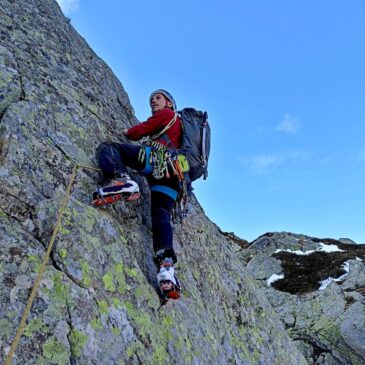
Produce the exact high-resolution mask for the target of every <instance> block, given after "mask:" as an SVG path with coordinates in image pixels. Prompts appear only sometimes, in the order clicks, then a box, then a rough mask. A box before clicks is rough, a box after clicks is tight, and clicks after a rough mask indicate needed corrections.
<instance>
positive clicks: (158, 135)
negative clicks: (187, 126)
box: [151, 113, 177, 139]
mask: <svg viewBox="0 0 365 365" xmlns="http://www.w3.org/2000/svg"><path fill="white" fill-rule="evenodd" d="M176 120H177V113H175V115H174V117H173V118H172V119H171V120H170V122H169V123H168V124H167V125H166V126H165V128H164V129H162V131H161V132H159V133H157V134H155V135H153V136H151V139H158V138H160V137H161V136H162V135H163V134H164V133H166V132H167V131H168V130H169V129H170V128H171V127H172V126H173V125H174V124H175V122H176Z"/></svg>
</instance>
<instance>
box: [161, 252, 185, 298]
mask: <svg viewBox="0 0 365 365" xmlns="http://www.w3.org/2000/svg"><path fill="white" fill-rule="evenodd" d="M157 282H158V286H159V288H160V290H161V292H162V294H163V296H164V297H165V298H166V299H179V298H180V291H181V289H180V283H179V281H178V280H177V277H176V275H175V269H174V265H173V260H172V258H171V257H165V258H164V259H162V261H161V262H160V270H159V272H158V273H157Z"/></svg>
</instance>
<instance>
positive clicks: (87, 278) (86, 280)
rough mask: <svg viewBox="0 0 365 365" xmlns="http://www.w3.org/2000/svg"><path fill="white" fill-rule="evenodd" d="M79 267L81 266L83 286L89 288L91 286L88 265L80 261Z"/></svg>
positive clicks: (84, 261)
mask: <svg viewBox="0 0 365 365" xmlns="http://www.w3.org/2000/svg"><path fill="white" fill-rule="evenodd" d="M80 266H81V271H82V281H83V284H84V285H85V286H86V287H90V286H91V277H90V274H91V269H90V266H89V263H88V262H87V261H86V260H84V259H82V260H80Z"/></svg>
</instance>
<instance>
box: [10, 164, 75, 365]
mask: <svg viewBox="0 0 365 365" xmlns="http://www.w3.org/2000/svg"><path fill="white" fill-rule="evenodd" d="M79 167H80V166H74V168H73V170H72V174H71V178H70V182H69V184H68V186H67V189H66V194H65V197H64V198H63V201H62V204H61V207H60V209H59V210H58V217H57V223H56V225H55V228H54V230H53V234H52V238H51V241H50V243H49V245H48V248H47V251H46V254H45V256H44V258H43V261H42V264H41V267H40V269H39V271H38V274H37V277H36V279H35V282H34V286H33V289H32V291H31V293H30V296H29V299H28V302H27V305H26V307H25V309H24V312H23V315H22V318H21V320H20V324H19V327H18V329H17V331H16V335H15V337H14V340H13V343H12V344H11V347H10V350H9V353H8V355H7V357H6V360H5V365H11V362H12V359H13V356H14V352H15V350H16V348H17V346H18V343H19V340H20V337H21V336H22V333H23V330H24V327H25V324H26V321H27V318H28V316H29V313H30V309H31V307H32V304H33V301H34V298H35V296H36V293H37V290H38V287H39V285H40V283H41V280H42V277H43V274H44V271H45V269H46V265H47V263H48V260H49V257H50V254H51V251H52V247H53V244H54V242H55V239H56V236H57V233H58V230H59V228H60V225H61V221H62V216H63V214H64V212H65V209H66V206H67V203H68V201H69V199H70V196H71V188H72V185H73V183H74V181H75V178H76V174H77V171H78V170H79Z"/></svg>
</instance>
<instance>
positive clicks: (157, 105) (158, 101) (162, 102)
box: [151, 94, 172, 113]
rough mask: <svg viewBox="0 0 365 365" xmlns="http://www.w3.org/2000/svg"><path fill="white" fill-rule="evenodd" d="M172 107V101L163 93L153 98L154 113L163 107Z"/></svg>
mask: <svg viewBox="0 0 365 365" xmlns="http://www.w3.org/2000/svg"><path fill="white" fill-rule="evenodd" d="M166 107H168V108H171V107H172V103H171V101H170V100H168V99H166V98H165V96H164V95H162V94H155V95H153V96H152V98H151V110H152V113H156V112H158V111H159V110H162V109H163V108H166Z"/></svg>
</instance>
